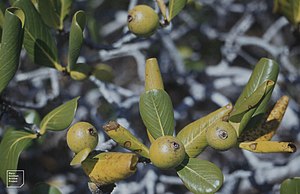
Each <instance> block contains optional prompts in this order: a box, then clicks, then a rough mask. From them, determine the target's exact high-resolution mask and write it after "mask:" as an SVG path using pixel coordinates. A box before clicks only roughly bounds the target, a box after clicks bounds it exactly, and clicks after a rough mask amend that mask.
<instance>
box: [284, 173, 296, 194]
mask: <svg viewBox="0 0 300 194" xmlns="http://www.w3.org/2000/svg"><path fill="white" fill-rule="evenodd" d="M291 193H293V194H300V177H294V178H289V179H286V180H285V181H283V182H282V183H281V186H280V194H291Z"/></svg>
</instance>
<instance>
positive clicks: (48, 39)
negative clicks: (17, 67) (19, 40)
mask: <svg viewBox="0 0 300 194" xmlns="http://www.w3.org/2000/svg"><path fill="white" fill-rule="evenodd" d="M14 6H16V7H20V8H21V9H22V10H23V11H24V13H25V17H26V22H25V35H24V47H25V49H26V51H27V53H28V55H29V56H30V58H31V59H32V60H33V61H34V63H36V64H39V65H44V66H48V67H55V68H56V69H58V70H62V67H61V65H60V64H59V63H58V58H57V47H56V43H55V41H54V38H53V37H52V35H51V31H50V29H49V27H48V26H47V25H46V24H45V23H44V22H43V20H42V18H41V16H40V14H39V13H38V12H37V10H36V9H35V7H34V5H33V4H32V3H31V1H30V0H19V1H16V2H15V4H14Z"/></svg>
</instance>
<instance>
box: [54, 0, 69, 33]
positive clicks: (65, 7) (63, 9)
mask: <svg viewBox="0 0 300 194" xmlns="http://www.w3.org/2000/svg"><path fill="white" fill-rule="evenodd" d="M56 1H59V2H60V24H61V27H60V29H62V28H63V26H62V25H63V21H64V19H65V17H66V16H67V15H69V12H70V9H71V5H72V2H73V1H72V0H56Z"/></svg>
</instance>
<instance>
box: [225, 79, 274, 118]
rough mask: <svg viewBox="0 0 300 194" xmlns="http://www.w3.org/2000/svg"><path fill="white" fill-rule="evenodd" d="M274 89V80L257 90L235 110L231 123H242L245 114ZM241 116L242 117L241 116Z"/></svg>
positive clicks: (263, 84)
mask: <svg viewBox="0 0 300 194" xmlns="http://www.w3.org/2000/svg"><path fill="white" fill-rule="evenodd" d="M273 87H274V82H273V81H272V80H268V81H265V82H264V83H262V84H261V85H260V86H259V87H258V88H257V90H255V91H254V92H253V93H252V94H251V95H250V96H249V97H248V98H244V99H243V102H242V103H241V105H240V106H239V107H238V108H236V109H234V111H232V113H231V115H230V117H231V118H230V119H231V121H234V122H240V121H241V119H242V116H243V114H242V113H245V112H246V111H248V110H250V109H252V108H255V106H256V105H257V104H258V103H259V102H260V101H261V99H262V98H263V97H264V96H265V95H266V94H267V93H268V92H269V91H270V90H271V89H273ZM240 115H241V116H240Z"/></svg>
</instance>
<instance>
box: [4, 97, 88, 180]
mask: <svg viewBox="0 0 300 194" xmlns="http://www.w3.org/2000/svg"><path fill="white" fill-rule="evenodd" d="M77 100H78V97H77V98H74V99H72V100H70V101H68V102H66V103H65V104H63V105H61V106H59V107H57V108H55V109H54V110H53V111H51V112H50V113H48V114H47V115H46V116H45V117H44V118H43V120H42V121H41V131H40V134H41V135H43V134H44V133H45V132H46V129H48V130H53V131H58V130H63V129H65V128H67V127H68V126H69V125H70V124H71V122H72V120H73V117H74V115H75V111H76V108H77ZM37 137H38V135H37V134H36V133H30V132H27V131H24V130H23V129H22V130H16V129H8V130H7V131H6V132H5V134H4V136H3V139H2V141H1V143H0V161H1V165H0V177H1V179H2V180H3V181H4V182H5V181H6V178H5V177H6V170H8V169H9V170H15V169H16V168H17V165H18V160H19V156H20V154H21V152H22V151H23V150H24V149H25V148H26V147H27V146H28V145H29V144H30V142H31V141H32V140H33V139H35V138H37ZM89 152H90V151H89ZM89 152H88V153H89Z"/></svg>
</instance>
